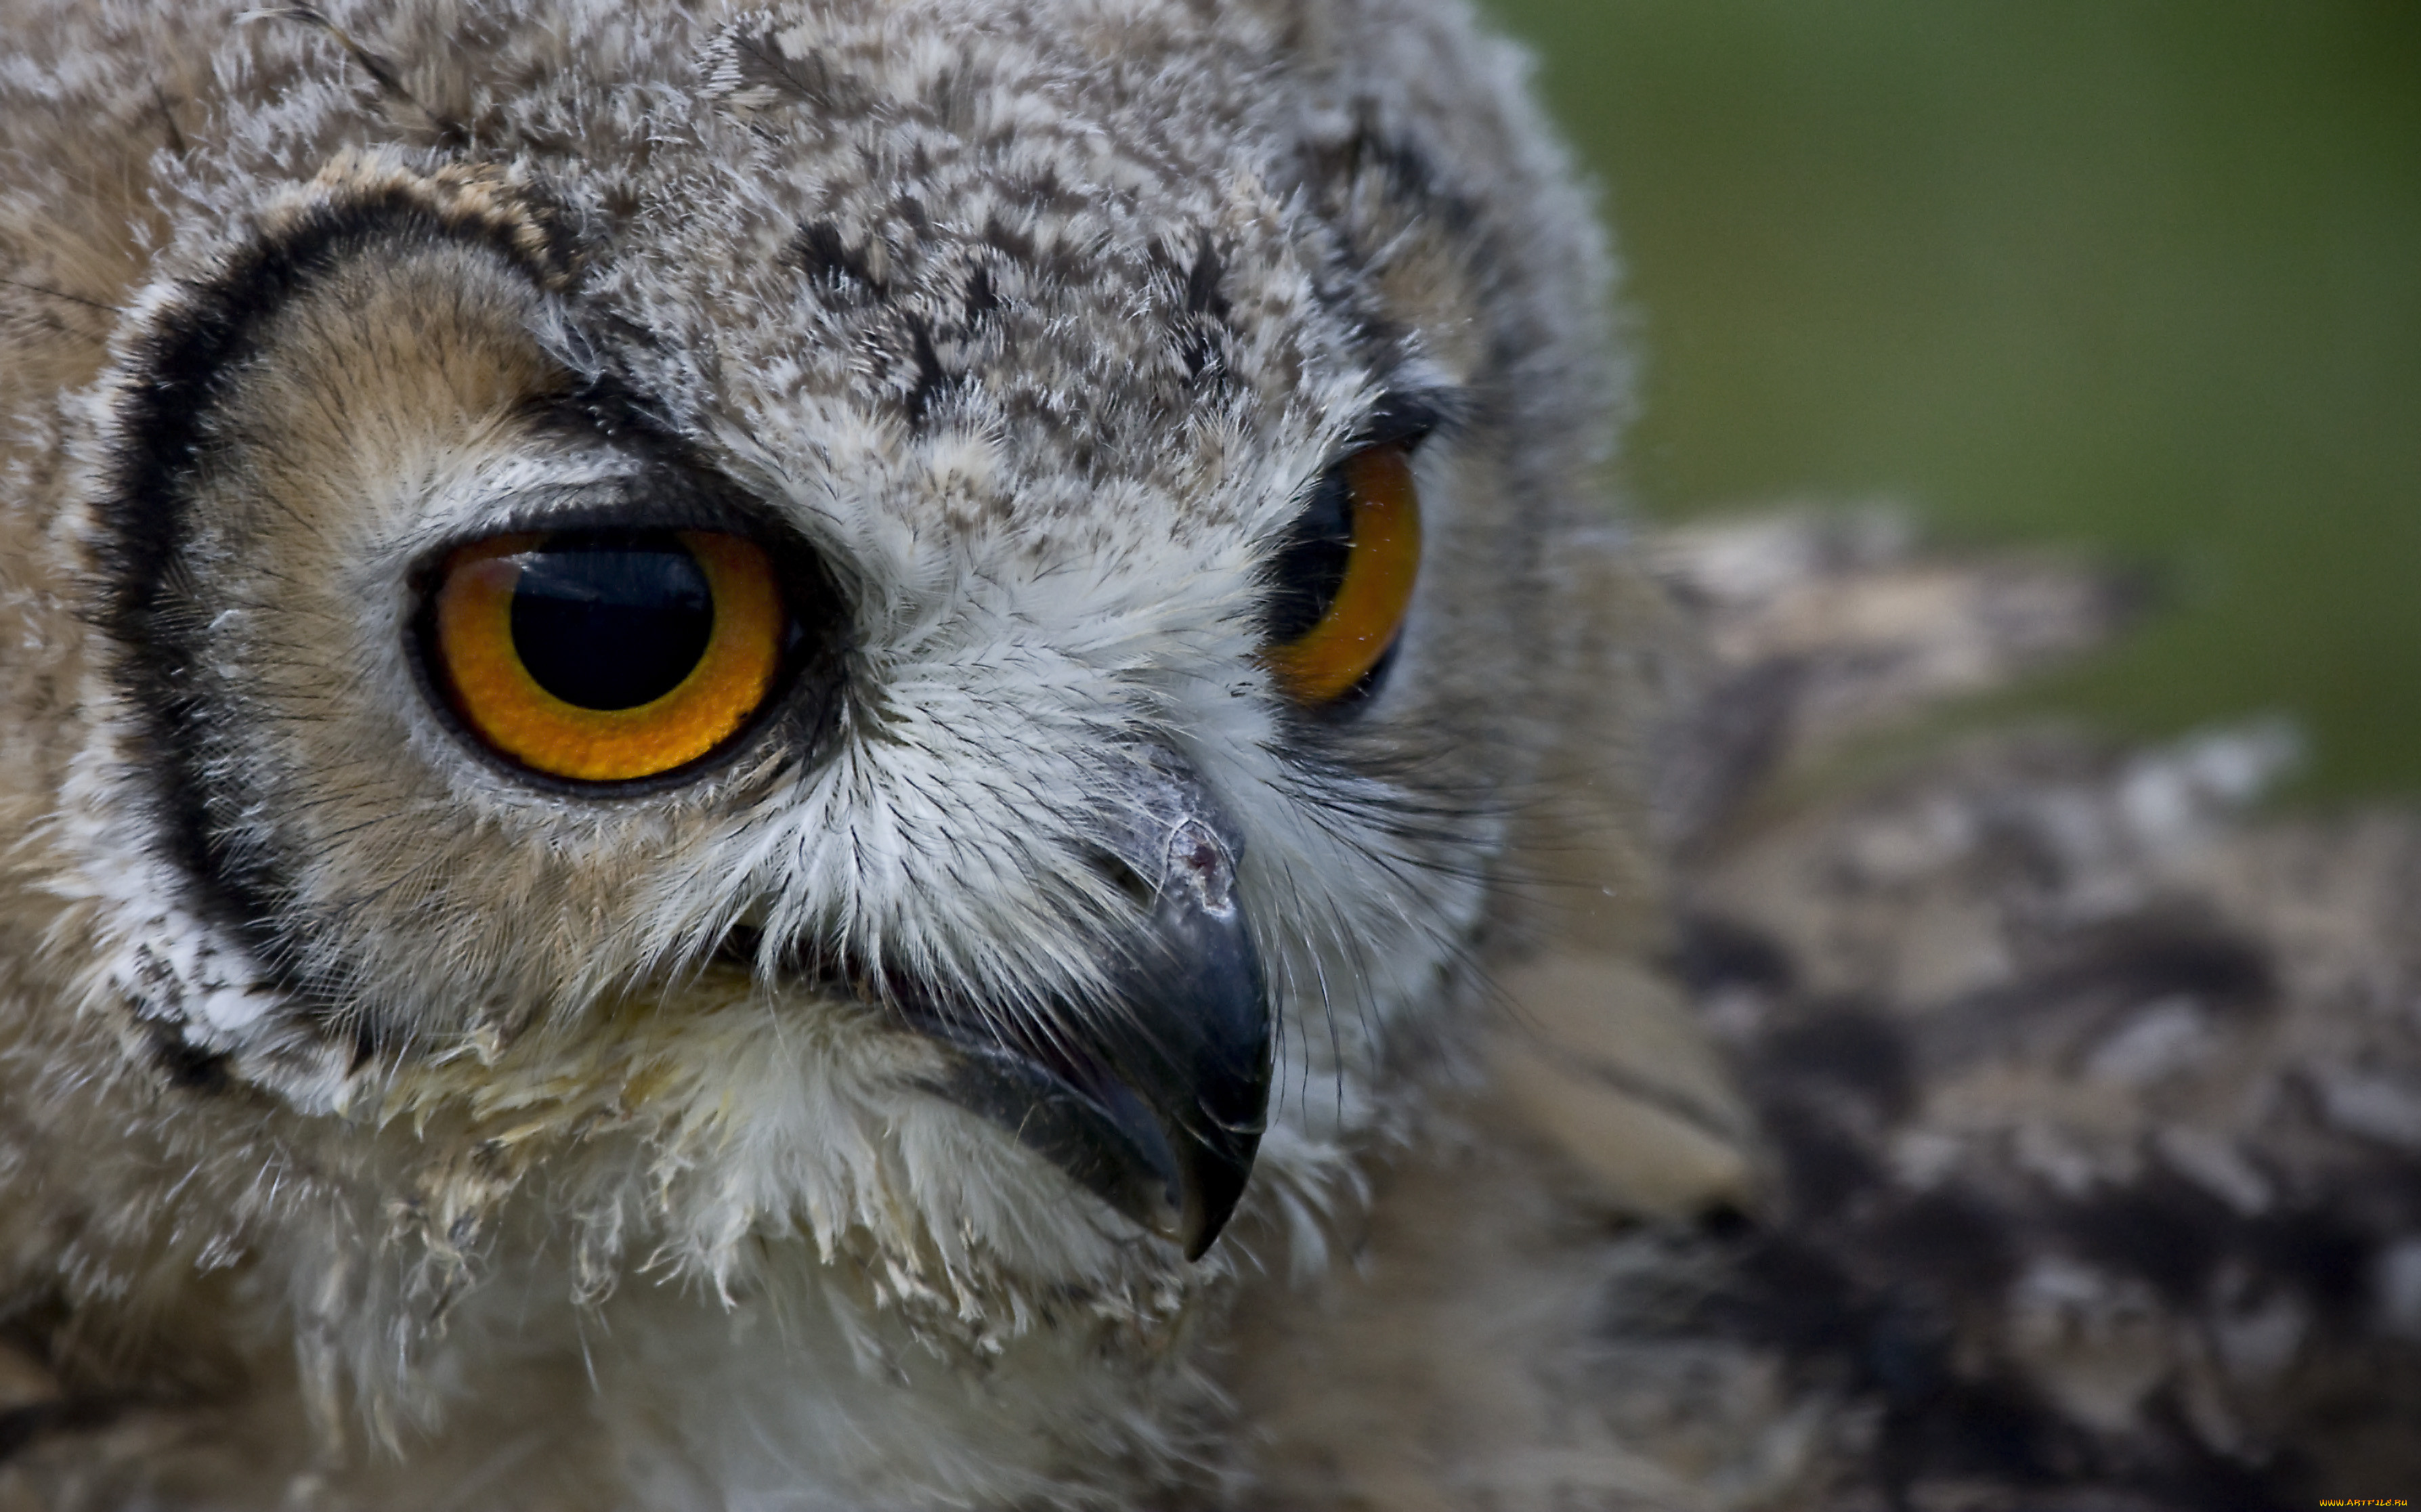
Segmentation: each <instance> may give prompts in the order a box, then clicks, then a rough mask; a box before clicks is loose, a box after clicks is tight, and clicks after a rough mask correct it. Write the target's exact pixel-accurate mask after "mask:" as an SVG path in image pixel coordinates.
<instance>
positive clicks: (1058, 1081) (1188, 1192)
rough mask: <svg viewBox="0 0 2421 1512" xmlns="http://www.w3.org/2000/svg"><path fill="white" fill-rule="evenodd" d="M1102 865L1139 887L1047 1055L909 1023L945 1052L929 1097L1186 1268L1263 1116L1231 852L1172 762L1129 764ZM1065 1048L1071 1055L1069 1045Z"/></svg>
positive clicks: (1229, 840) (1042, 1048) (1253, 983)
mask: <svg viewBox="0 0 2421 1512" xmlns="http://www.w3.org/2000/svg"><path fill="white" fill-rule="evenodd" d="M1143 770H1144V780H1143V782H1142V784H1141V787H1140V790H1139V792H1138V794H1137V798H1138V802H1137V803H1136V804H1135V806H1134V810H1133V813H1132V815H1131V816H1130V823H1131V828H1130V830H1129V833H1128V834H1125V835H1124V836H1122V837H1121V839H1120V843H1119V844H1118V845H1117V847H1116V849H1117V852H1118V853H1119V859H1120V860H1121V861H1122V862H1124V863H1125V864H1126V865H1128V866H1129V867H1130V868H1131V869H1132V871H1133V872H1134V873H1135V874H1136V875H1137V876H1138V877H1141V878H1142V879H1144V881H1145V882H1146V883H1147V884H1148V885H1149V886H1151V887H1152V889H1153V892H1152V898H1151V907H1150V912H1149V914H1148V917H1147V918H1146V920H1145V922H1144V924H1143V926H1142V927H1141V929H1140V930H1139V931H1138V932H1137V934H1136V935H1135V937H1134V938H1132V939H1131V940H1128V941H1125V942H1122V943H1121V948H1120V949H1119V951H1118V957H1119V959H1117V961H1116V962H1115V963H1114V966H1113V970H1112V972H1111V981H1112V987H1113V993H1112V998H1111V1001H1110V1004H1109V1010H1110V1011H1109V1012H1108V1013H1107V1014H1104V1015H1100V1016H1097V1017H1099V1018H1100V1019H1101V1022H1099V1023H1098V1024H1095V1025H1093V1026H1091V1027H1088V1028H1086V1030H1085V1031H1084V1032H1083V1033H1082V1034H1081V1035H1080V1036H1079V1035H1071V1034H1066V1033H1063V1034H1061V1035H1059V1036H1057V1037H1054V1038H1052V1039H1051V1040H1049V1042H1047V1043H1046V1042H1044V1040H1043V1038H1042V1037H1040V1036H1039V1035H1035V1036H1023V1035H1017V1034H1014V1033H1013V1032H1011V1031H1007V1030H1004V1029H1003V1028H1001V1027H1000V1026H998V1025H997V1024H993V1023H991V1022H982V1023H979V1022H976V1021H973V1020H971V1019H969V1018H967V1017H966V1016H963V1015H951V1016H949V1017H948V1018H946V1019H928V1018H925V1017H924V1016H922V1015H919V1016H918V1019H919V1021H918V1022H917V1024H916V1027H917V1028H919V1029H920V1030H922V1031H924V1032H926V1033H928V1034H929V1035H931V1036H932V1037H933V1038H934V1039H935V1041H936V1042H937V1043H939V1044H940V1045H942V1046H943V1047H944V1048H945V1051H946V1052H948V1067H947V1069H946V1070H945V1072H944V1073H943V1074H942V1076H941V1077H940V1078H938V1079H937V1080H935V1081H934V1082H932V1083H928V1085H929V1090H931V1091H933V1092H935V1093H938V1094H939V1095H941V1096H942V1097H945V1098H947V1099H950V1100H951V1101H953V1102H956V1103H958V1104H959V1105H960V1106H961V1107H964V1108H966V1109H967V1110H969V1111H970V1112H972V1113H975V1114H976V1115H980V1116H982V1117H984V1118H987V1119H989V1120H991V1121H992V1122H993V1123H995V1124H997V1125H999V1126H1000V1127H1001V1128H1003V1129H1005V1130H1007V1131H1008V1132H1010V1133H1011V1134H1013V1135H1015V1136H1016V1137H1017V1139H1018V1141H1019V1142H1020V1143H1021V1144H1023V1145H1024V1146H1026V1147H1027V1148H1029V1149H1031V1150H1033V1151H1034V1152H1035V1153H1037V1154H1039V1155H1040V1156H1042V1157H1043V1158H1044V1159H1046V1160H1048V1161H1051V1162H1052V1163H1053V1164H1054V1165H1057V1166H1058V1167H1059V1168H1060V1169H1061V1170H1062V1171H1064V1172H1066V1173H1067V1174H1068V1176H1069V1177H1070V1179H1072V1180H1074V1181H1075V1182H1076V1183H1077V1184H1078V1185H1079V1186H1082V1187H1084V1188H1085V1189H1086V1191H1088V1192H1092V1193H1093V1194H1094V1195H1096V1196H1098V1197H1100V1198H1101V1200H1102V1201H1104V1202H1106V1203H1108V1204H1109V1205H1110V1206H1111V1207H1112V1208H1117V1210H1118V1211H1119V1212H1121V1213H1123V1214H1125V1215H1126V1216H1127V1217H1129V1218H1132V1219H1133V1220H1134V1221H1135V1222H1136V1223H1138V1224H1142V1225H1143V1226H1144V1227H1145V1228H1148V1229H1149V1230H1151V1231H1152V1232H1153V1233H1156V1234H1159V1235H1160V1236H1162V1237H1163V1238H1164V1239H1170V1240H1172V1241H1174V1242H1175V1243H1176V1244H1178V1245H1179V1247H1180V1248H1181V1249H1183V1251H1184V1252H1185V1257H1186V1258H1187V1259H1189V1260H1195V1259H1199V1258H1201V1256H1202V1255H1203V1254H1204V1252H1205V1251H1207V1250H1209V1249H1210V1248H1211V1242H1212V1241H1213V1240H1214V1239H1217V1238H1218V1237H1219V1231H1220V1230H1221V1229H1222V1228H1224V1227H1225V1226H1226V1223H1227V1219H1228V1216H1229V1215H1230V1214H1232V1213H1233V1212H1234V1211H1235V1210H1236V1204H1237V1202H1238V1200H1239V1199H1241V1198H1242V1196H1243V1192H1244V1183H1245V1180H1246V1178H1247V1177H1250V1176H1251V1174H1252V1169H1253V1156H1254V1152H1255V1151H1256V1150H1257V1148H1258V1147H1259V1146H1260V1142H1261V1130H1262V1127H1263V1118H1264V1115H1265V1114H1266V1112H1267V1110H1268V1106H1269V1094H1270V1075H1271V1031H1270V1007H1269V994H1268V991H1267V989H1266V986H1265V983H1264V981H1263V978H1262V974H1261V963H1260V958H1259V956H1258V955H1257V953H1256V952H1255V951H1254V949H1253V941H1252V934H1251V931H1250V929H1249V928H1248V927H1246V923H1245V919H1244V914H1243V909H1242V906H1241V904H1240V902H1239V900H1238V898H1237V896H1236V865H1237V863H1238V862H1239V861H1240V860H1242V855H1243V840H1242V836H1241V835H1239V834H1237V833H1236V830H1235V827H1234V826H1233V825H1232V824H1231V823H1229V822H1228V820H1227V818H1226V816H1225V815H1224V814H1222V813H1221V812H1220V811H1219V808H1218V806H1217V804H1216V803H1214V802H1213V801H1212V800H1211V795H1210V793H1209V792H1208V791H1207V790H1206V789H1205V788H1204V787H1202V784H1201V782H1200V780H1199V779H1198V778H1196V777H1195V776H1194V774H1193V773H1192V772H1190V771H1188V770H1187V769H1186V768H1185V767H1184V766H1183V765H1182V764H1181V763H1180V762H1179V761H1178V760H1177V758H1176V757H1175V756H1171V755H1168V754H1166V753H1164V752H1154V753H1153V754H1152V759H1151V760H1150V761H1149V762H1148V764H1147V765H1146V767H1145V768H1144V769H1143ZM1070 1041H1080V1042H1072V1043H1071V1042H1070Z"/></svg>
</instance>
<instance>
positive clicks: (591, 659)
mask: <svg viewBox="0 0 2421 1512" xmlns="http://www.w3.org/2000/svg"><path fill="white" fill-rule="evenodd" d="M789 633H790V623H789V613H788V611H787V609H786V608H785V605H784V603H783V596H782V590H781V583H780V579H779V577H778V575H777V574H776V572H775V570H774V567H773V562H772V561H771V559H770V558H769V557H768V556H767V554H766V553H765V550H764V549H763V548H762V547H760V546H758V545H757V544H756V543H755V542H753V541H750V540H747V539H746V538H742V537H739V536H731V535H725V534H721V533H718V532H711V531H695V530H638V531H633V530H580V531H564V532H557V533H554V534H551V535H537V534H517V535H507V536H496V537H492V538H489V539H486V540H482V541H475V542H473V543H471V544H470V545H467V546H463V547H461V548H458V549H457V550H456V551H455V552H454V553H452V554H451V555H449V556H448V557H447V558H446V559H445V564H444V565H443V567H441V568H440V569H439V571H438V575H437V580H436V583H435V585H434V592H433V595H432V598H431V601H430V616H429V620H428V635H429V639H428V646H429V651H430V656H429V661H430V665H431V670H432V671H434V672H435V674H436V675H437V678H438V680H440V681H441V682H442V683H443V684H444V685H445V694H446V696H447V697H448V699H449V700H450V701H451V703H452V705H453V707H454V711H455V713H456V714H457V715H458V716H460V718H461V721H462V722H463V724H465V725H468V726H469V727H470V729H471V731H472V733H473V734H474V735H476V737H477V738H478V739H479V740H482V741H484V742H486V744H487V745H488V746H489V747H490V748H492V750H494V751H495V752H496V753H497V754H498V755H500V756H505V757H506V758H508V760H511V761H513V762H516V763H518V764H519V765H521V766H523V767H526V768H528V769H529V770H531V771H533V772H542V773H544V774H545V775H547V776H551V777H561V778H566V779H569V780H570V781H573V782H593V783H613V782H632V781H636V780H638V779H641V778H645V777H655V776H661V775H663V774H664V773H665V772H672V771H674V770H676V769H678V768H680V767H685V766H687V765H689V764H690V763H691V762H693V761H696V760H698V759H700V758H701V757H704V756H709V755H711V754H712V753H713V752H714V751H715V750H717V749H718V748H720V747H721V746H723V745H724V744H725V743H726V742H727V741H729V740H731V739H732V738H733V737H734V736H735V735H737V734H739V733H740V731H741V730H742V728H743V727H745V726H746V725H748V724H749V722H750V720H751V719H752V718H753V716H755V715H756V713H757V712H758V710H759V709H762V708H763V707H764V706H765V704H766V701H767V700H768V699H769V698H770V697H771V696H772V695H773V689H774V684H775V681H776V679H777V675H778V674H779V672H780V670H781V666H782V657H783V649H784V644H785V641H786V640H787V639H788V638H789Z"/></svg>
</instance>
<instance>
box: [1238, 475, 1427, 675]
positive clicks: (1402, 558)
mask: <svg viewBox="0 0 2421 1512" xmlns="http://www.w3.org/2000/svg"><path fill="white" fill-rule="evenodd" d="M1344 468H1345V484H1346V492H1347V499H1348V508H1349V516H1350V519H1351V529H1352V546H1351V553H1350V554H1349V555H1348V556H1347V558H1346V564H1345V577H1344V581H1343V582H1342V583H1340V584H1339V585H1337V589H1336V597H1335V599H1334V600H1330V602H1329V603H1328V605H1327V607H1326V609H1325V610H1324V611H1323V612H1322V613H1321V615H1320V622H1319V623H1318V624H1316V625H1314V626H1312V628H1311V629H1310V630H1308V631H1304V633H1303V634H1301V635H1300V636H1297V637H1296V638H1295V639H1294V640H1291V641H1289V642H1288V643H1287V644H1286V645H1284V646H1279V647H1273V648H1272V649H1271V650H1270V651H1269V652H1268V653H1267V654H1266V656H1265V657H1264V659H1263V660H1264V661H1265V662H1267V664H1268V666H1269V669H1270V671H1271V672H1272V673H1273V674H1274V675H1275V676H1276V678H1277V679H1278V683H1279V685H1280V686H1282V687H1284V688H1285V689H1286V691H1287V692H1288V693H1289V694H1292V695H1293V696H1294V697H1295V698H1297V699H1298V700H1300V701H1302V702H1304V703H1306V704H1326V703H1333V702H1335V700H1336V699H1338V698H1341V697H1343V696H1344V695H1345V694H1348V693H1350V692H1351V691H1352V689H1353V687H1354V685H1355V684H1357V683H1359V682H1360V681H1361V680H1362V679H1363V678H1366V677H1367V676H1369V674H1370V669H1371V668H1373V667H1375V666H1377V665H1378V664H1379V660H1380V658H1382V657H1383V656H1385V655H1386V654H1387V648H1388V647H1391V646H1393V645H1394V644H1395V642H1396V632H1397V631H1398V629H1400V628H1401V627H1402V625H1403V622H1404V611H1405V610H1407V609H1408V608H1410V607H1411V606H1412V601H1413V580H1414V578H1415V577H1417V576H1418V575H1419V573H1420V567H1421V511H1420V495H1419V492H1418V491H1417V489H1416V488H1415V487H1414V482H1413V464H1412V458H1411V456H1410V455H1409V454H1408V453H1407V452H1406V450H1405V449H1404V448H1403V447H1401V446H1372V447H1369V448H1368V449H1367V450H1364V451H1361V452H1357V453H1355V454H1354V455H1353V456H1351V457H1350V458H1348V459H1346V460H1345V463H1344Z"/></svg>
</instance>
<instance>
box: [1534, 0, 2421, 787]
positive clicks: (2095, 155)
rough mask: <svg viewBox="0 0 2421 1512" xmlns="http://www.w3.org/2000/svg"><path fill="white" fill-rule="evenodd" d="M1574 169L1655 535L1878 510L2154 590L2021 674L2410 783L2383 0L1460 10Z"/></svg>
mask: <svg viewBox="0 0 2421 1512" xmlns="http://www.w3.org/2000/svg"><path fill="white" fill-rule="evenodd" d="M1494 8H1495V10H1496V13H1497V14H1498V15H1499V16H1500V17H1501V18H1502V19H1503V21H1504V22H1505V23H1506V24H1507V25H1508V26H1510V27H1511V28H1512V29H1513V30H1514V31H1516V32H1517V33H1518V34H1520V35H1522V36H1523V37H1526V38H1527V39H1530V40H1531V41H1532V42H1533V43H1534V44H1535V45H1536V47H1537V49H1538V51H1539V56H1540V80H1541V83H1542V85H1543V86H1544V88H1545V90H1546V93H1547V96H1548V99H1549V101H1550V102H1551V104H1552V105H1553V107H1554V109H1555V111H1556V112H1557V114H1558V115H1559V116H1560V117H1561V118H1562V120H1563V121H1564V123H1565V125H1566V128H1567V130H1569V131H1570V132H1571V134H1572V136H1573V138H1574V140H1575V142H1576V144H1577V146H1578V147H1579V148H1580V150H1581V152H1582V153H1583V155H1584V157H1585V159H1586V160H1587V161H1588V163H1589V165H1590V166H1591V168H1592V169H1593V170H1594V172H1595V173H1596V174H1597V175H1598V177H1599V178H1600V179H1601V182H1602V183H1603V184H1604V186H1605V188H1606V191H1607V198H1608V203H1609V206H1610V210H1611V213H1612V217H1613V219H1614V221H1615V224H1616V226H1617V233H1618V236H1619V239H1620V242H1621V244H1622V248H1623V254H1624V258H1625V261H1626V264H1627V286H1626V289H1627V299H1628V303H1629V305H1630V309H1631V312H1632V316H1633V317H1634V319H1635V320H1636V323H1637V326H1638V330H1639V334H1640V335H1641V337H1642V342H1643V346H1644V349H1645V352H1646V357H1647V363H1648V366H1647V379H1646V388H1645V393H1644V396H1643V397H1644V400H1645V410H1644V412H1643V415H1642V419H1641V422H1640V425H1639V427H1638V429H1637V430H1636V432H1635V433H1634V435H1633V437H1632V450H1631V456H1630V459H1629V461H1628V464H1627V472H1628V476H1627V481H1628V485H1629V487H1630V489H1631V491H1632V494H1633V496H1634V497H1635V498H1636V499H1637V501H1638V502H1639V503H1640V504H1641V505H1642V506H1643V507H1645V508H1646V509H1647V510H1648V512H1649V513H1650V514H1651V515H1654V516H1657V517H1662V518H1679V517H1683V516H1687V515H1690V514H1694V513H1698V512H1702V511H1709V510H1720V509H1725V508H1734V507H1742V506H1748V505H1755V504H1758V503H1773V502H1777V501H1781V500H1786V499H1793V498H1816V499H1823V500H1835V501H1851V502H1856V501H1867V500H1873V499H1884V500H1889V501H1895V502H1898V503H1901V504H1904V505H1906V506H1908V507H1912V508H1913V509H1914V510H1916V511H1917V512H1918V514H1919V516H1920V517H1921V518H1922V519H1924V520H1926V521H1928V522H1929V524H1930V526H1931V528H1932V529H1933V530H1934V531H1935V533H1937V534H1939V535H1943V536H1946V537H1949V538H1954V539H1966V540H1988V541H2010V540H2018V541H2054V542H2062V543H2071V544H2079V545H2084V546H2087V547H2090V548H2092V549H2094V550H2097V551H2100V552H2101V553H2106V554H2109V555H2111V556H2113V557H2115V558H2116V559H2118V560H2121V561H2124V562H2127V563H2131V564H2133V565H2137V566H2140V567H2143V568H2145V569H2148V570H2149V572H2150V574H2151V578H2152V581H2153V583H2154V585H2155V588H2156V593H2157V600H2156V601H2157V603H2158V605H2159V607H2158V609H2157V611H2156V613H2155V614H2154V616H2152V618H2151V619H2150V620H2149V621H2148V624H2147V626H2146V628H2145V629H2144V630H2143V631H2140V632H2139V633H2137V634H2136V635H2134V636H2133V637H2132V639H2130V640H2129V641H2128V642H2127V643H2126V644H2125V645H2123V646H2122V647H2119V648H2117V649H2116V650H2115V651H2112V652H2110V653H2107V654H2105V655H2103V656H2101V657H2100V658H2098V659H2097V660H2095V661H2094V662H2090V663H2088V664H2086V665H2085V666H2082V667H2080V668H2077V669H2074V670H2072V671H2070V672H2064V673H2060V674H2057V675H2055V676H2054V678H2051V679H2050V680H2049V681H2047V682H2046V683H2044V684H2043V685H2041V686H2039V687H2038V688H2036V689H2035V690H2033V691H2032V692H2031V694H2029V695H2028V699H2027V701H2028V702H2029V703H2031V704H2033V705H2036V706H2038V707H2040V706H2048V707H2051V708H2055V709H2064V710H2070V711H2074V712H2079V713H2082V714H2085V715H2086V716H2087V717H2090V718H2094V719H2097V720H2100V721H2101V722H2103V723H2105V724H2106V725H2110V726H2112V727H2114V728H2116V729H2119V730H2122V731H2125V732H2127V733H2131V734H2136V735H2147V736H2157V735H2161V734H2165V733H2169V732H2173V731H2176V730H2179V729H2182V728H2185V727H2188V726H2191V725H2197V724H2202V723H2205V722H2209V721H2212V720H2221V719H2230V718H2236V717H2241V716H2243V715H2247V714H2254V713H2262V712H2275V711H2285V712H2288V713H2291V714H2293V715H2294V716H2296V717H2297V719H2298V720H2299V721H2300V722H2301V723H2302V724H2303V725H2304V729H2305V730H2306V732H2307V733H2308V734H2309V735H2310V737H2311V742H2312V761H2311V763H2310V766H2309V768H2308V770H2307V771H2306V772H2305V774H2304V779H2303V786H2302V787H2301V789H2300V790H2301V791H2302V792H2303V793H2304V794H2305V795H2307V796H2315V797H2320V798H2326V799H2335V798H2345V797H2352V796H2359V795H2368V794H2376V793H2382V792H2395V791H2412V790H2416V789H2421V0H2398V3H2383V0H2372V3H2357V0H2269V3H2264V4H2247V3H2239V0H1840V3H1833V4H1814V3H1810V0H1494Z"/></svg>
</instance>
